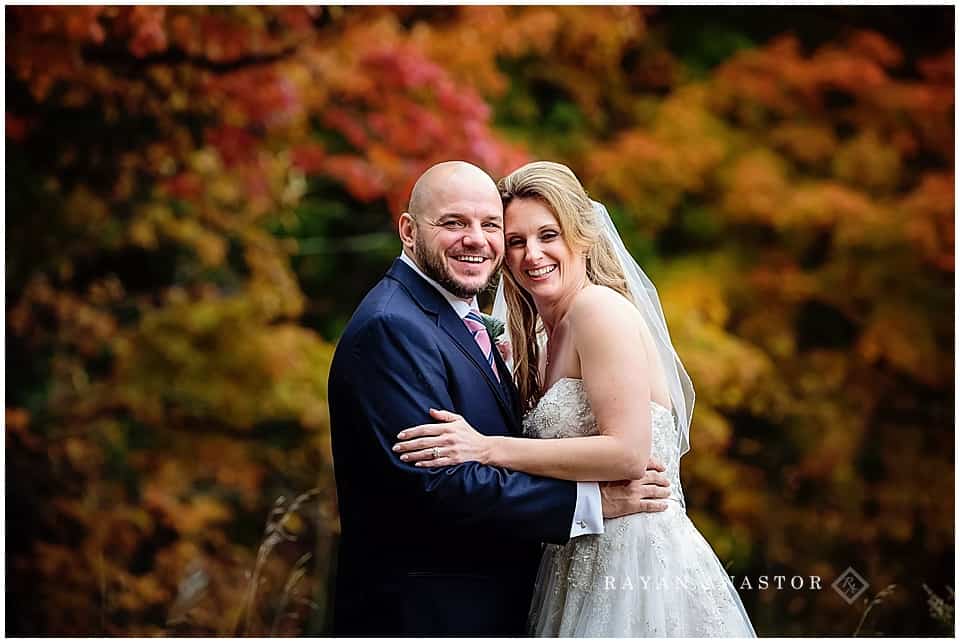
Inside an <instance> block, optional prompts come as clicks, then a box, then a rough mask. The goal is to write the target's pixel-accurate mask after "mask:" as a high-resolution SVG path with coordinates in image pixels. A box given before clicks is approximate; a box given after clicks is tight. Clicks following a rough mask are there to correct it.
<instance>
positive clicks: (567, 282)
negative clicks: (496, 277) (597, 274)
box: [504, 199, 587, 301]
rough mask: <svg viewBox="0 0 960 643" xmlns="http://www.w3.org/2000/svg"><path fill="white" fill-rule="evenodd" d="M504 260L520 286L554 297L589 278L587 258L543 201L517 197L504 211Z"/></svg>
mask: <svg viewBox="0 0 960 643" xmlns="http://www.w3.org/2000/svg"><path fill="white" fill-rule="evenodd" d="M504 226H505V227H504V230H505V232H504V241H505V246H506V253H505V261H506V264H507V268H508V269H509V270H510V273H511V274H512V275H513V276H514V278H515V279H516V280H517V283H518V284H519V285H520V287H521V288H523V289H524V290H526V291H528V292H529V293H530V294H531V295H533V296H534V297H535V298H536V299H541V300H544V301H554V300H556V299H559V298H560V297H562V296H563V295H565V294H567V293H568V292H569V291H570V290H573V289H578V288H581V287H582V286H583V283H584V282H585V281H586V273H587V268H586V262H585V261H584V257H583V255H582V254H581V253H579V252H574V251H573V250H572V249H571V248H570V246H568V245H567V242H566V240H565V239H564V236H563V230H561V228H560V223H559V222H558V221H557V217H555V216H554V214H553V212H551V211H550V208H548V207H547V206H546V205H545V204H544V203H543V202H542V201H539V200H537V199H514V200H512V201H511V202H510V204H509V205H508V206H507V210H506V212H505V213H504Z"/></svg>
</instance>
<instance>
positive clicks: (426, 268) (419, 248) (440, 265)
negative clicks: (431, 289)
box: [413, 235, 503, 299]
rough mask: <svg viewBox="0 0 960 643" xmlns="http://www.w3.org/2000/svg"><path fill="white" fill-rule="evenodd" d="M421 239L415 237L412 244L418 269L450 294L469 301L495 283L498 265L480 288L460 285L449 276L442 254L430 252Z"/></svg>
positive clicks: (418, 236)
mask: <svg viewBox="0 0 960 643" xmlns="http://www.w3.org/2000/svg"><path fill="white" fill-rule="evenodd" d="M421 239H422V237H421V236H420V235H417V239H416V241H414V243H413V254H414V258H415V259H416V260H417V263H418V264H419V265H420V269H421V270H423V272H424V273H426V275H427V276H428V277H430V278H431V279H433V280H434V281H435V282H437V283H438V284H440V285H441V286H443V287H444V289H446V290H447V291H449V292H450V294H452V295H455V296H457V297H459V298H460V299H471V298H472V297H474V296H475V295H476V294H477V293H479V292H483V291H484V290H486V289H487V288H489V287H490V285H491V284H492V283H494V282H495V281H496V277H497V273H498V272H499V270H500V263H502V262H503V260H502V259H501V262H500V263H498V264H497V265H495V266H494V267H493V270H491V271H490V278H489V279H487V282H486V283H485V284H483V286H481V287H480V288H472V287H467V286H464V285H463V284H461V283H460V282H459V281H457V280H456V279H454V277H453V275H451V274H450V271H449V270H448V269H447V266H446V265H445V264H444V262H443V253H442V252H431V251H430V250H429V249H428V248H427V247H426V246H425V245H424V244H423V242H422V240H421Z"/></svg>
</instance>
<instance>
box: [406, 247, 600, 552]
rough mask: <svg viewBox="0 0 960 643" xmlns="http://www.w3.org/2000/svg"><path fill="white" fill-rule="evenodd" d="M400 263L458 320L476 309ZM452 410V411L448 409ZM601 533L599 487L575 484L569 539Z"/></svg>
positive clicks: (414, 266)
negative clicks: (431, 289)
mask: <svg viewBox="0 0 960 643" xmlns="http://www.w3.org/2000/svg"><path fill="white" fill-rule="evenodd" d="M400 261H402V262H403V263H405V264H407V265H408V266H410V267H411V268H412V269H413V271H414V272H416V273H417V274H418V275H420V276H421V277H423V279H424V280H425V281H426V282H427V283H428V284H430V285H431V286H433V287H434V288H436V290H437V292H439V293H440V294H441V295H443V298H444V299H446V300H447V301H448V302H450V305H451V306H453V310H454V311H456V313H457V315H458V316H459V317H460V319H463V318H464V317H466V316H467V313H469V312H470V311H471V310H474V309H478V307H477V298H476V296H474V297H471V298H470V299H461V298H459V297H457V296H456V295H454V294H452V293H451V292H450V291H448V290H447V289H446V288H444V287H443V286H441V285H440V284H439V283H437V282H436V281H434V280H433V279H431V278H430V277H428V276H427V275H425V274H424V273H423V271H422V270H420V266H418V265H417V264H416V263H415V262H414V261H413V259H411V258H410V257H409V256H407V253H406V251H401V253H400ZM450 410H453V409H450ZM602 533H603V505H602V503H601V501H600V485H599V484H598V483H596V482H578V483H577V504H576V506H575V507H574V509H573V525H572V526H571V527H570V537H571V538H576V537H577V536H583V535H586V534H602Z"/></svg>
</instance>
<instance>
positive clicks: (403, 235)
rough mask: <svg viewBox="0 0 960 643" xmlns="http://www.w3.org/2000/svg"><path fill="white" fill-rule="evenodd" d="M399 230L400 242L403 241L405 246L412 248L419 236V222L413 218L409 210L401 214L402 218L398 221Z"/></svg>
mask: <svg viewBox="0 0 960 643" xmlns="http://www.w3.org/2000/svg"><path fill="white" fill-rule="evenodd" d="M397 232H398V233H399V234H400V242H401V243H403V247H404V248H407V249H411V250H412V249H413V246H414V242H415V241H416V238H417V236H416V235H417V222H416V221H414V220H413V216H412V215H411V214H410V213H409V212H404V213H403V214H401V215H400V220H399V221H398V222H397Z"/></svg>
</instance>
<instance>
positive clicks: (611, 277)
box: [497, 161, 632, 410]
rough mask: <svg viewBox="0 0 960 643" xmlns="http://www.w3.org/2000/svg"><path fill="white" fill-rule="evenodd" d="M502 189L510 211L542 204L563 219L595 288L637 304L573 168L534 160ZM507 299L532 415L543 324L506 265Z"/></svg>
mask: <svg viewBox="0 0 960 643" xmlns="http://www.w3.org/2000/svg"><path fill="white" fill-rule="evenodd" d="M497 188H498V189H499V190H500V196H501V198H502V199H503V208H504V211H505V212H506V209H507V207H508V206H509V205H510V202H511V201H513V200H514V199H536V200H537V201H539V202H541V203H542V204H544V205H545V206H546V207H547V208H548V209H549V210H550V211H551V212H552V213H553V216H555V217H556V218H557V223H558V224H559V225H560V230H561V233H562V235H563V240H564V243H566V244H567V247H569V248H570V250H571V251H572V252H582V253H583V254H584V255H585V258H586V266H587V279H588V280H589V281H590V283H593V284H597V285H600V286H607V287H608V288H611V289H613V290H615V291H617V292H618V293H620V294H621V295H623V296H624V297H626V298H627V299H630V300H631V301H632V297H631V296H630V291H629V289H628V288H627V281H626V277H625V275H624V273H623V268H622V267H621V265H620V261H619V260H618V259H617V255H616V253H615V252H614V250H613V247H612V246H611V245H610V242H609V241H608V240H607V238H606V236H604V235H603V234H601V228H600V224H599V221H598V220H597V213H596V211H595V210H594V208H593V202H592V201H591V200H590V197H589V196H587V192H586V190H584V189H583V186H582V185H581V184H580V181H579V180H578V179H577V177H576V175H575V174H574V173H573V172H572V171H571V170H570V168H568V167H567V166H566V165H561V164H560V163H551V162H549V161H534V162H533V163H528V164H526V165H524V166H523V167H521V168H519V169H516V170H514V171H513V172H511V173H510V174H508V175H507V176H505V177H503V178H502V179H500V181H499V182H498V183H497ZM503 295H504V300H505V301H506V304H507V311H508V316H507V318H508V326H509V331H510V341H511V342H512V344H513V359H514V365H513V376H514V379H515V380H516V382H517V388H518V389H519V392H520V400H521V404H522V406H523V409H524V410H528V409H530V408H533V406H534V405H536V403H537V401H538V400H539V399H540V396H541V395H542V393H543V392H542V391H541V387H542V385H543V382H541V381H540V369H539V364H540V345H539V343H538V342H537V335H538V333H539V332H540V331H541V330H542V328H543V323H542V321H541V319H540V315H539V313H538V312H537V307H536V305H535V304H534V301H533V297H532V296H531V295H530V293H528V292H527V291H525V290H524V289H523V288H521V287H520V286H519V284H518V283H517V280H516V278H515V277H514V276H513V274H512V273H511V272H510V269H509V268H508V267H506V266H504V270H503Z"/></svg>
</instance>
